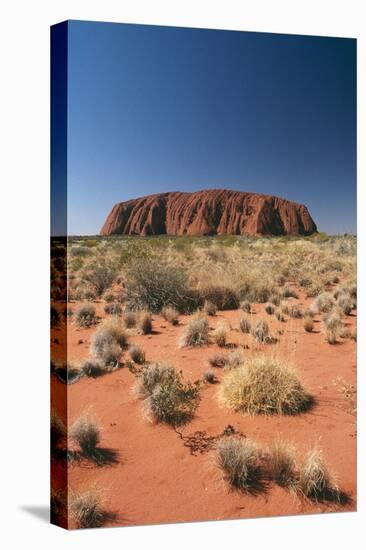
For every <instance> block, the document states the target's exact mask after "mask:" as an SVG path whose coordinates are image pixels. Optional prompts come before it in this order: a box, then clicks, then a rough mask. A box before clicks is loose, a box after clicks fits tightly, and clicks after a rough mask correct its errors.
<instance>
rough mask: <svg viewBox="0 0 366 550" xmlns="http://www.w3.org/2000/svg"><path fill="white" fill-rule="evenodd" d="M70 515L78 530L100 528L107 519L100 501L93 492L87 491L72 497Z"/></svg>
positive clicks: (97, 495)
mask: <svg viewBox="0 0 366 550" xmlns="http://www.w3.org/2000/svg"><path fill="white" fill-rule="evenodd" d="M70 512H71V515H72V517H73V519H74V521H75V523H76V525H77V526H78V528H80V529H91V528H94V527H102V526H103V525H104V524H105V521H106V519H108V514H106V512H105V511H104V509H103V507H102V503H101V499H100V496H99V494H98V493H96V492H95V491H88V492H87V493H83V494H81V495H78V496H76V497H74V499H73V500H72V501H71V503H70Z"/></svg>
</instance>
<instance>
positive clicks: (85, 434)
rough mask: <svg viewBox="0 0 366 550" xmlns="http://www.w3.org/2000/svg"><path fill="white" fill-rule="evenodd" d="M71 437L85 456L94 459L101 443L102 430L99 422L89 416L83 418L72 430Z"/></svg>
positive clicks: (76, 422) (79, 419)
mask: <svg viewBox="0 0 366 550" xmlns="http://www.w3.org/2000/svg"><path fill="white" fill-rule="evenodd" d="M70 437H72V439H74V440H75V441H76V442H77V443H78V445H79V447H80V449H81V450H82V452H83V454H84V456H86V457H88V458H91V459H94V456H95V453H96V448H97V445H98V443H99V441H100V429H99V426H98V424H97V422H96V421H95V420H94V419H93V418H90V417H89V416H81V417H80V418H78V419H77V420H76V421H75V422H74V424H73V425H72V426H71V428H70Z"/></svg>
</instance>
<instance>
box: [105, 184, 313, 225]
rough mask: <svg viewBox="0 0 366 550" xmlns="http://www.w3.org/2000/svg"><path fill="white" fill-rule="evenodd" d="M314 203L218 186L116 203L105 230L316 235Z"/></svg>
mask: <svg viewBox="0 0 366 550" xmlns="http://www.w3.org/2000/svg"><path fill="white" fill-rule="evenodd" d="M316 231H317V228H316V225H315V223H314V221H313V219H312V218H311V216H310V214H309V212H308V209H307V208H306V206H304V205H303V204H297V203H295V202H292V201H288V200H285V199H282V198H279V197H275V196H272V195H261V194H258V193H246V192H243V191H229V190H226V189H212V190H204V191H196V192H193V193H181V192H171V193H159V194H156V195H149V196H146V197H141V198H139V199H133V200H129V201H126V202H120V203H118V204H115V205H114V206H113V208H112V210H111V212H110V213H109V215H108V217H107V219H106V221H105V223H104V225H103V227H102V229H101V232H100V234H101V235H141V236H146V235H163V234H167V235H224V234H229V235H295V234H298V235H310V234H311V233H314V232H316Z"/></svg>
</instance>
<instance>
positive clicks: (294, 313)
mask: <svg viewBox="0 0 366 550" xmlns="http://www.w3.org/2000/svg"><path fill="white" fill-rule="evenodd" d="M288 314H289V316H290V317H292V318H293V319H302V318H303V316H304V314H303V311H302V309H301V308H300V306H298V305H297V304H291V305H289V309H288Z"/></svg>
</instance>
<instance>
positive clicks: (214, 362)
mask: <svg viewBox="0 0 366 550" xmlns="http://www.w3.org/2000/svg"><path fill="white" fill-rule="evenodd" d="M208 362H209V364H210V365H211V367H217V368H220V369H222V368H224V367H225V365H226V364H227V362H228V356H227V355H224V354H222V353H215V355H212V356H211V357H209V358H208Z"/></svg>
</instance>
